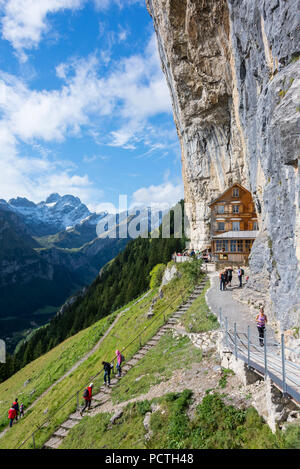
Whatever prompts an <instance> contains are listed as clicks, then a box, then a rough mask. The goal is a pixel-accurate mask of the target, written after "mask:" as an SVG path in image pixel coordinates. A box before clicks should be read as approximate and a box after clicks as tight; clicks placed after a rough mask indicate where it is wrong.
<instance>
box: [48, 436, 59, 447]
mask: <svg viewBox="0 0 300 469" xmlns="http://www.w3.org/2000/svg"><path fill="white" fill-rule="evenodd" d="M61 443H62V438H60V437H58V436H54V437H52V438H50V440H49V441H47V443H45V444H44V448H46V449H57V448H58V447H59V446H60V445H61Z"/></svg>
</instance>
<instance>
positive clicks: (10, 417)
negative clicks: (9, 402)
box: [8, 406, 17, 427]
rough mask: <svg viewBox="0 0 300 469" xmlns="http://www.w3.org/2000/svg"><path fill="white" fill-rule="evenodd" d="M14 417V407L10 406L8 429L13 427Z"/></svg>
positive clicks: (15, 413)
mask: <svg viewBox="0 0 300 469" xmlns="http://www.w3.org/2000/svg"><path fill="white" fill-rule="evenodd" d="M16 415H17V412H16V409H14V407H13V406H11V408H10V409H9V411H8V418H9V426H10V427H12V426H13V421H14V420H15V418H16Z"/></svg>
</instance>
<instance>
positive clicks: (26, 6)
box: [0, 0, 145, 62]
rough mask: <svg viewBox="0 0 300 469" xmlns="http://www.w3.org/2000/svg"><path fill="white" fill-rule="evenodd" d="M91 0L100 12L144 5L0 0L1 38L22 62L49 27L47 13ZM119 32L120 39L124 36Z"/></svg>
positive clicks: (119, 0) (138, 1)
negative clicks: (113, 7) (9, 44)
mask: <svg viewBox="0 0 300 469" xmlns="http://www.w3.org/2000/svg"><path fill="white" fill-rule="evenodd" d="M87 2H92V3H93V4H94V6H95V8H96V9H97V10H99V11H103V10H107V9H108V8H109V7H111V6H112V5H117V6H118V7H119V8H123V7H126V6H130V5H134V4H135V5H140V6H144V7H145V3H144V0H0V12H1V13H2V19H1V25H2V37H3V38H4V39H6V40H7V41H9V42H10V43H11V45H12V47H13V48H14V49H15V51H16V52H17V55H18V57H19V59H20V60H21V61H22V62H25V61H26V60H27V55H26V52H25V51H26V50H29V49H32V48H36V47H37V46H38V45H39V43H40V41H41V40H42V39H43V38H44V37H45V36H46V33H47V32H48V31H49V29H50V24H49V15H51V14H55V13H59V12H61V11H64V10H73V11H74V10H78V9H79V8H82V7H84V5H85V4H86V3H87ZM124 34H125V32H120V34H119V39H120V40H124V39H125V37H126V36H125V35H124Z"/></svg>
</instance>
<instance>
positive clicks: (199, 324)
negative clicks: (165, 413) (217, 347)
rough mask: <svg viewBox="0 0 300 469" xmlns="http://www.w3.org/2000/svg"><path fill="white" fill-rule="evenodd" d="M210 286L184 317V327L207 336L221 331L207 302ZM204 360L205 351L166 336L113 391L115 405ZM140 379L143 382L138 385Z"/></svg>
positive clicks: (186, 342)
mask: <svg viewBox="0 0 300 469" xmlns="http://www.w3.org/2000/svg"><path fill="white" fill-rule="evenodd" d="M209 285H210V282H209V281H208V282H207V284H206V286H205V288H204V290H203V292H202V294H201V295H200V296H199V297H198V298H197V299H196V300H195V301H194V302H193V304H192V306H191V307H190V308H189V310H188V311H187V312H186V313H185V314H184V316H183V323H184V324H190V325H191V324H193V328H192V330H193V332H205V331H208V330H212V329H216V328H217V327H218V321H217V318H216V317H215V316H214V315H213V314H210V313H209V308H208V306H207V304H206V302H205V293H206V291H207V289H208V288H209ZM201 357H202V352H201V350H199V349H197V348H195V347H191V346H190V340H189V339H188V338H186V337H185V338H181V339H179V340H174V339H172V335H171V334H166V335H165V336H163V337H162V339H161V340H160V341H159V343H158V344H157V346H156V347H154V348H153V349H152V350H150V352H148V353H147V356H146V357H145V358H143V359H142V360H140V361H139V363H138V364H137V365H136V366H134V367H133V368H131V370H130V371H129V372H128V373H127V374H126V378H125V379H124V380H121V381H120V383H119V384H118V386H117V387H115V388H114V389H113V391H112V398H113V401H114V402H121V401H126V400H127V399H129V398H130V399H131V398H133V397H136V396H139V395H141V394H144V393H146V392H147V391H148V390H149V389H150V387H151V386H153V385H155V384H159V383H160V382H161V381H166V380H167V379H169V378H171V376H172V373H173V371H174V370H178V369H180V368H184V367H186V368H189V367H190V366H191V364H192V363H195V362H200V361H201ZM137 378H140V379H138V381H136V379H137Z"/></svg>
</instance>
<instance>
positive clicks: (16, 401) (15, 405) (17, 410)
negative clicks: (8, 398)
mask: <svg viewBox="0 0 300 469" xmlns="http://www.w3.org/2000/svg"><path fill="white" fill-rule="evenodd" d="M12 407H13V409H15V411H16V417H15V418H16V422H17V421H18V414H19V410H20V409H19V402H18V399H16V400H15V402H14V403H13V405H12Z"/></svg>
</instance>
